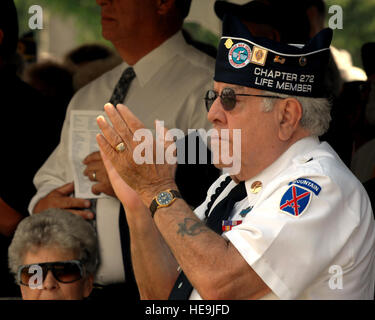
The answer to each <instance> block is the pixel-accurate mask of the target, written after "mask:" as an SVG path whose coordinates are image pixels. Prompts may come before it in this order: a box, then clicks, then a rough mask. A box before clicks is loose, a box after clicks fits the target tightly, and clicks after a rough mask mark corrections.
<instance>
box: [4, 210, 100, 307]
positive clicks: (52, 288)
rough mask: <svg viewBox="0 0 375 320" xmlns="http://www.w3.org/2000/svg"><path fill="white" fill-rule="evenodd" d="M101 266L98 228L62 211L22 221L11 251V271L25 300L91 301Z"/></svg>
mask: <svg viewBox="0 0 375 320" xmlns="http://www.w3.org/2000/svg"><path fill="white" fill-rule="evenodd" d="M35 266H37V267H39V268H40V269H39V271H35V270H36V267H35ZM97 266H98V244H97V238H96V235H95V230H94V228H93V227H92V226H91V225H90V224H89V223H88V222H87V221H85V220H84V219H83V218H82V217H80V216H77V215H74V214H72V213H70V212H68V211H64V210H61V209H50V210H47V211H45V212H43V213H41V214H38V215H33V216H29V217H27V218H25V219H24V220H22V222H21V223H20V224H19V225H18V227H17V230H16V232H15V234H14V238H13V240H12V243H11V245H10V247H9V269H10V271H11V273H12V274H13V276H14V277H15V279H16V282H17V283H18V284H19V286H20V289H21V292H22V298H23V299H24V300H82V299H84V298H87V297H88V296H89V295H90V293H91V291H92V288H93V281H94V275H95V273H96V270H97ZM40 271H41V272H40ZM38 272H39V273H38ZM33 276H35V277H34V278H35V281H34V278H33ZM37 276H39V277H40V278H39V279H37V278H36V277H37ZM41 280H42V281H41ZM38 281H39V282H38ZM39 285H40V288H35V287H36V286H39Z"/></svg>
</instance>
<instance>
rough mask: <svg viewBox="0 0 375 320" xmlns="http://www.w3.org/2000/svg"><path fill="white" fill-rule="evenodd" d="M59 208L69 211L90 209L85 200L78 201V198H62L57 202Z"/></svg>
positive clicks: (89, 204) (88, 201)
mask: <svg viewBox="0 0 375 320" xmlns="http://www.w3.org/2000/svg"><path fill="white" fill-rule="evenodd" d="M59 202H60V203H59V206H58V207H59V208H62V209H70V208H90V206H91V202H90V200H87V199H79V198H70V197H66V198H62V199H60V200H59Z"/></svg>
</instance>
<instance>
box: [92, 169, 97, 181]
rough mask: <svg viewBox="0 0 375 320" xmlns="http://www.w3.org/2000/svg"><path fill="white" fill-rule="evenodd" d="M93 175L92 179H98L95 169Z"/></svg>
mask: <svg viewBox="0 0 375 320" xmlns="http://www.w3.org/2000/svg"><path fill="white" fill-rule="evenodd" d="M91 176H92V180H94V181H96V172H95V171H94V172H93V173H92V175H91Z"/></svg>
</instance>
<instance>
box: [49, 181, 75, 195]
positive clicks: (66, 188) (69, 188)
mask: <svg viewBox="0 0 375 320" xmlns="http://www.w3.org/2000/svg"><path fill="white" fill-rule="evenodd" d="M54 191H57V192H59V193H60V194H62V195H64V196H67V195H69V194H71V193H73V192H74V183H73V182H69V183H67V184H64V185H63V186H61V187H60V188H57V189H55V190H54Z"/></svg>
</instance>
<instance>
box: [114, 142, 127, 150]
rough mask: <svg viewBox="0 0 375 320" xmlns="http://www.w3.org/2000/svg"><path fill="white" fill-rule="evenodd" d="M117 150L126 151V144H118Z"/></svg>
mask: <svg viewBox="0 0 375 320" xmlns="http://www.w3.org/2000/svg"><path fill="white" fill-rule="evenodd" d="M116 150H117V152H124V151H125V144H124V143H123V142H121V143H119V144H118V145H117V146H116Z"/></svg>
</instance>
